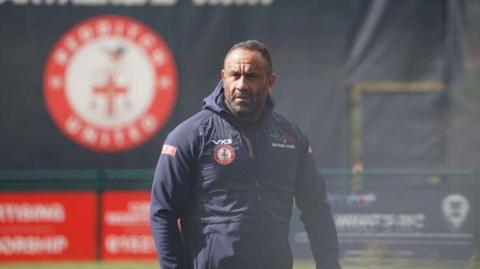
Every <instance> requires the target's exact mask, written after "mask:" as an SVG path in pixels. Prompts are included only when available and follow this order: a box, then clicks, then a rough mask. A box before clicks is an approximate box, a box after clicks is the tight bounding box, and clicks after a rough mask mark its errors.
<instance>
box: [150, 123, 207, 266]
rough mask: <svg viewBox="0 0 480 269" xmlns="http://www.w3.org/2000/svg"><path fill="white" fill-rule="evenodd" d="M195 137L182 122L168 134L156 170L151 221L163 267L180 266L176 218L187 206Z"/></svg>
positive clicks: (183, 259)
mask: <svg viewBox="0 0 480 269" xmlns="http://www.w3.org/2000/svg"><path fill="white" fill-rule="evenodd" d="M197 142H198V141H197V139H196V138H195V136H194V135H192V129H191V128H188V125H186V124H183V125H180V126H179V127H177V128H176V129H175V130H174V131H172V133H171V134H170V135H169V136H168V137H167V139H166V140H165V143H164V145H163V148H162V153H161V154H160V158H159V161H158V164H157V168H156V170H155V176H154V179H153V185H152V192H151V205H150V217H151V219H150V221H151V229H152V233H153V239H154V242H155V247H156V249H157V255H158V258H159V261H160V265H161V268H162V269H174V268H175V269H183V268H186V265H185V255H184V252H183V249H184V248H183V244H182V240H181V235H180V230H179V227H178V225H177V223H178V220H179V219H180V218H181V217H182V214H183V212H184V210H185V208H186V204H187V201H188V198H189V194H190V193H191V185H192V181H193V179H192V176H193V175H195V169H196V156H195V152H196V151H197V150H196V147H197Z"/></svg>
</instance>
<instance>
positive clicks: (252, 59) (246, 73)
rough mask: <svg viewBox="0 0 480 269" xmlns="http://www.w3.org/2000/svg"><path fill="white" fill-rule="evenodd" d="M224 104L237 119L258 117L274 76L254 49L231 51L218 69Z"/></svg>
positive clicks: (246, 119) (256, 118)
mask: <svg viewBox="0 0 480 269" xmlns="http://www.w3.org/2000/svg"><path fill="white" fill-rule="evenodd" d="M221 75H222V80H223V87H224V89H225V92H224V97H225V100H224V101H225V104H226V105H227V107H228V109H229V110H230V112H232V113H233V115H234V116H235V117H236V118H237V119H239V120H241V121H248V122H254V121H257V120H259V119H260V117H261V115H262V113H263V108H264V106H265V101H266V99H267V96H268V94H269V93H270V91H271V90H272V87H273V84H274V83H275V80H276V77H275V75H274V74H271V73H269V72H268V64H267V61H266V60H265V59H264V58H263V57H262V55H261V54H260V53H259V52H257V51H250V50H245V49H236V50H233V51H232V52H231V53H230V54H229V55H228V56H227V58H226V59H225V66H224V69H223V70H222V73H221Z"/></svg>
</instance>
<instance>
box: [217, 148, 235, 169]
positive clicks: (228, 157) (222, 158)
mask: <svg viewBox="0 0 480 269" xmlns="http://www.w3.org/2000/svg"><path fill="white" fill-rule="evenodd" d="M213 158H214V159H215V161H216V162H217V163H219V164H221V165H229V164H231V163H232V162H233V161H234V160H235V150H234V149H233V147H232V146H230V145H228V144H219V145H217V146H215V150H214V152H213Z"/></svg>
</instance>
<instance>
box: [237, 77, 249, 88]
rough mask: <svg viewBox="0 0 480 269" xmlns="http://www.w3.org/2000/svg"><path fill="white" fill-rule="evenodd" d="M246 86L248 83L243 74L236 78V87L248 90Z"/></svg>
mask: <svg viewBox="0 0 480 269" xmlns="http://www.w3.org/2000/svg"><path fill="white" fill-rule="evenodd" d="M248 87H249V84H248V81H247V78H246V77H245V76H241V77H240V78H239V79H238V80H237V88H238V89H239V90H248Z"/></svg>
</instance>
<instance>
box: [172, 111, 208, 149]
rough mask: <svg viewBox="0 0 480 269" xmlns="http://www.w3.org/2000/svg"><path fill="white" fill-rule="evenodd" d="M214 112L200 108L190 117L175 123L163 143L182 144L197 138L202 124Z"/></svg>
mask: <svg viewBox="0 0 480 269" xmlns="http://www.w3.org/2000/svg"><path fill="white" fill-rule="evenodd" d="M213 114H214V113H213V112H211V111H208V110H201V111H200V112H197V113H196V114H195V115H193V116H191V117H190V118H188V119H186V120H184V121H183V122H182V123H180V124H179V125H177V127H175V128H174V129H173V130H172V131H171V132H170V133H169V134H168V136H167V139H166V140H165V143H172V142H174V143H175V144H182V142H187V141H189V142H192V140H196V139H198V137H199V135H200V134H201V132H202V131H201V130H202V129H203V126H204V125H205V123H206V122H207V121H208V119H209V118H211V117H212V115H213Z"/></svg>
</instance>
